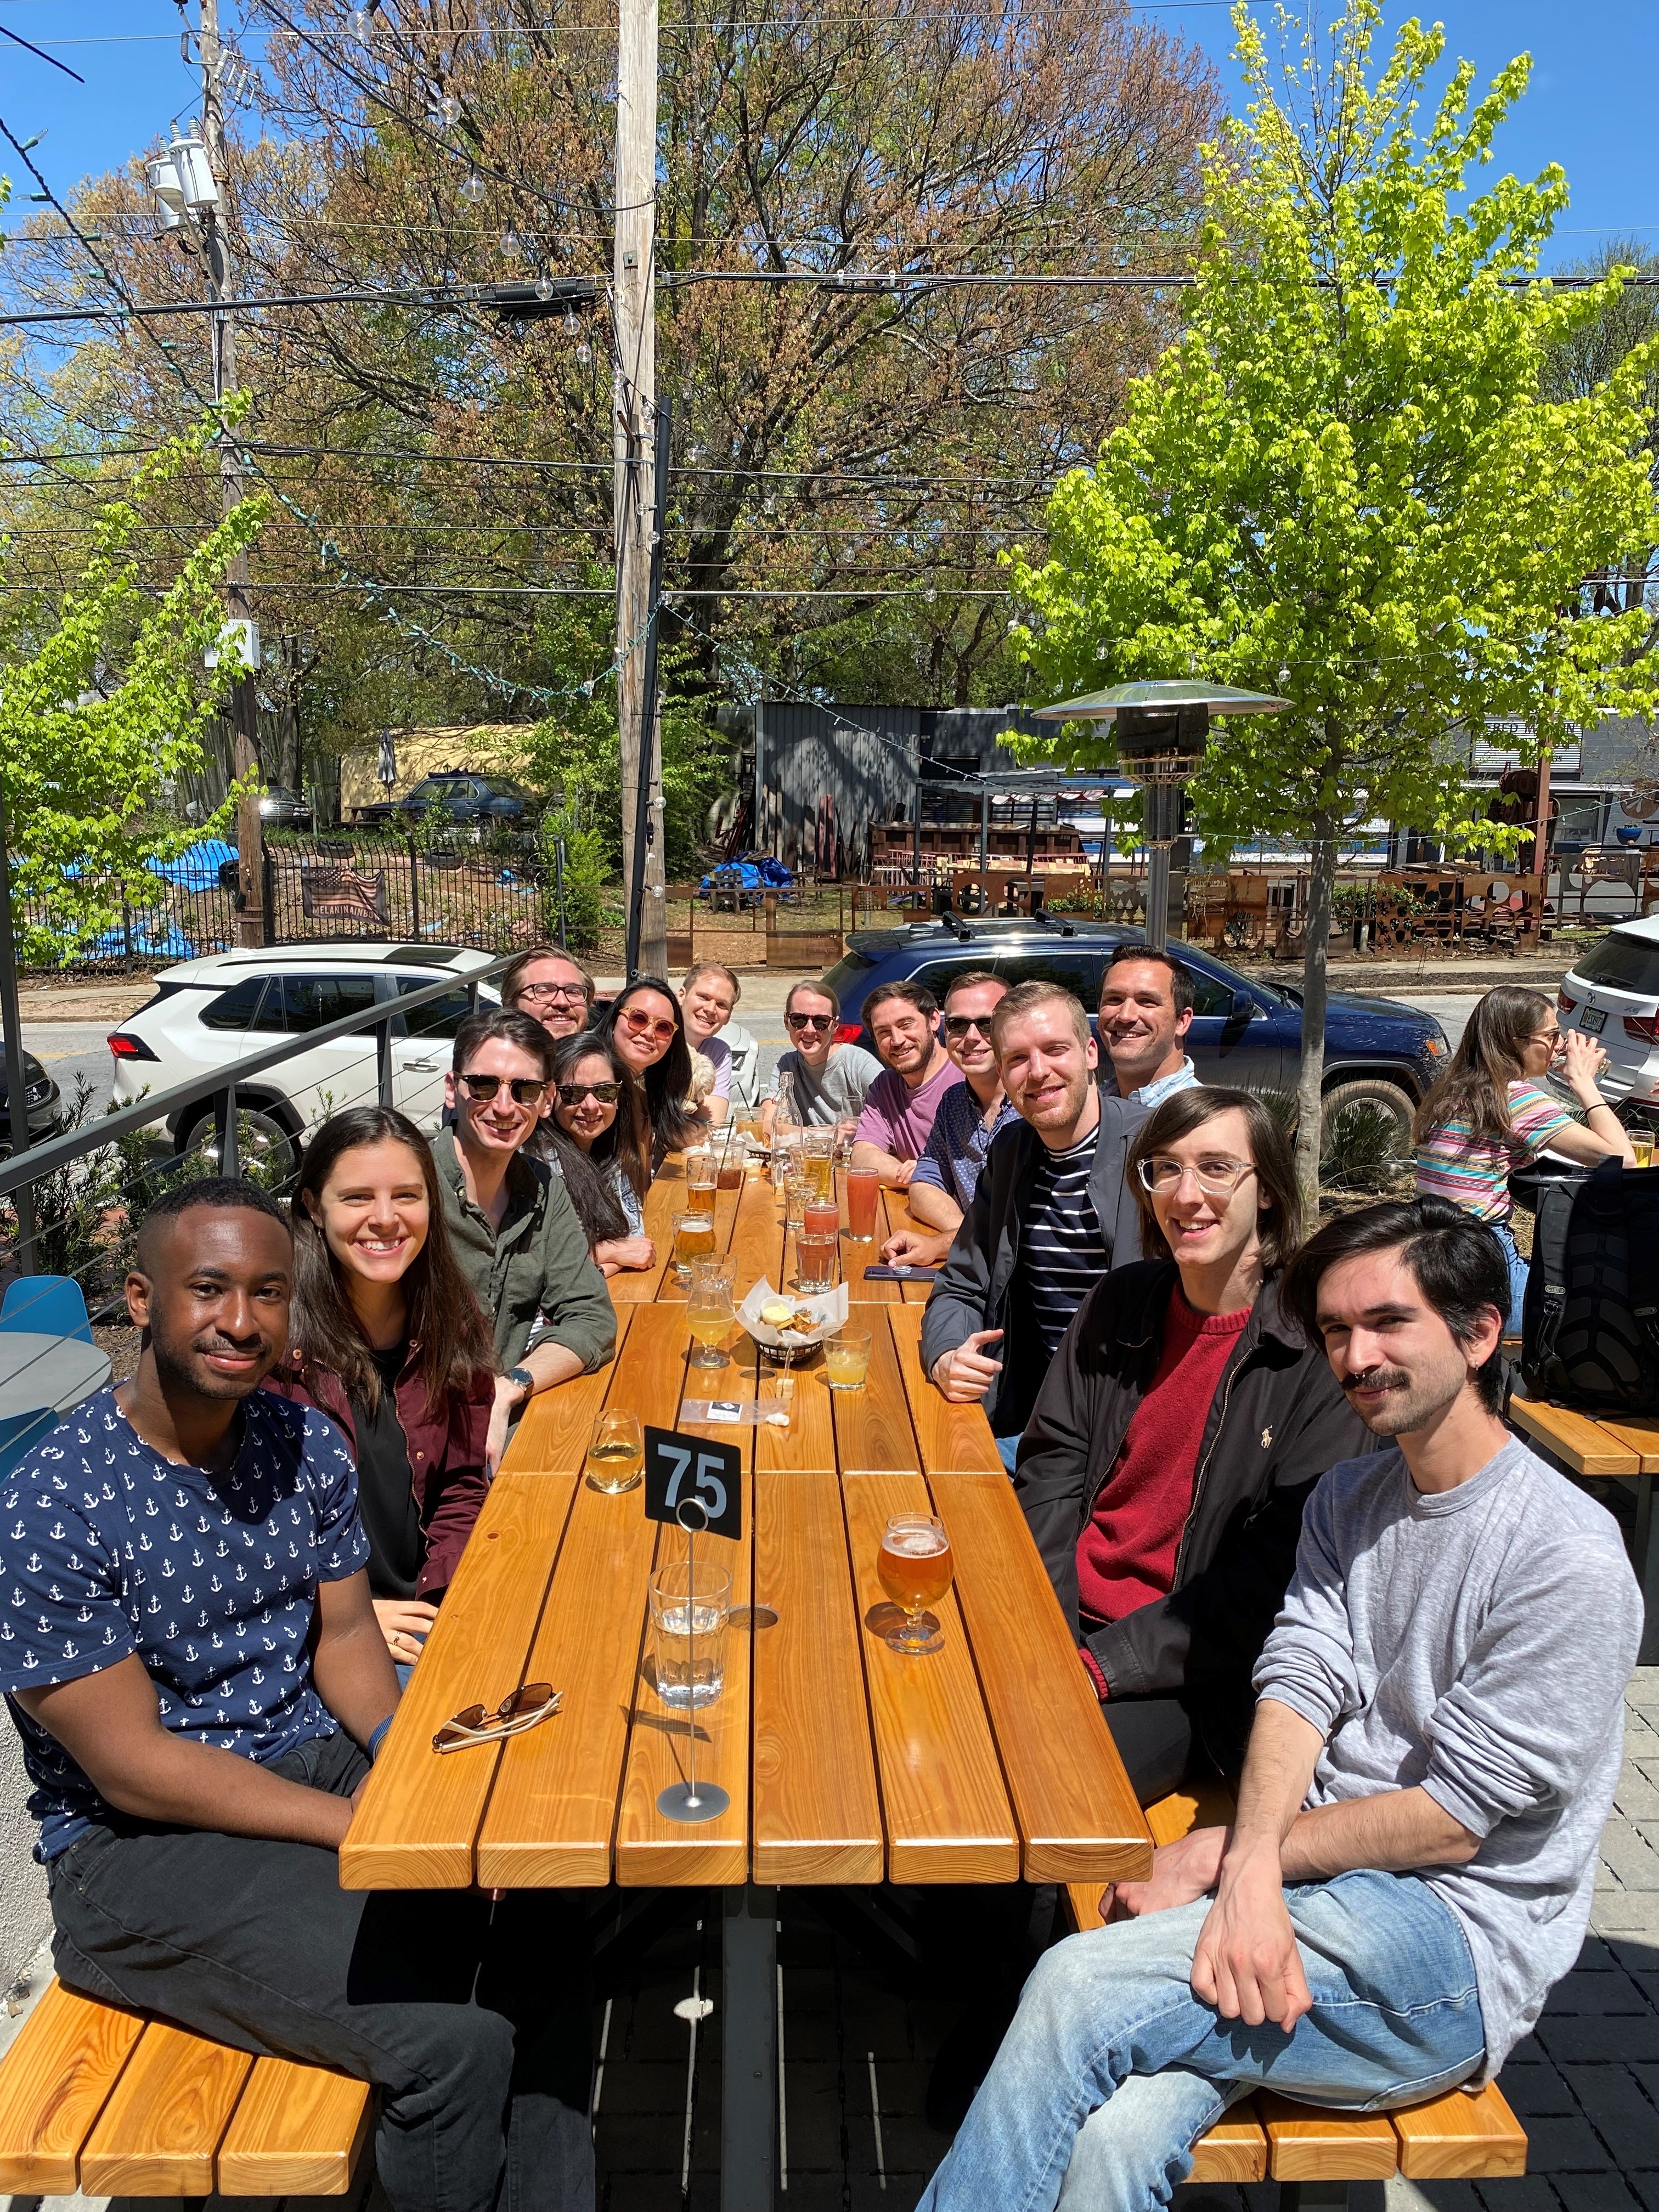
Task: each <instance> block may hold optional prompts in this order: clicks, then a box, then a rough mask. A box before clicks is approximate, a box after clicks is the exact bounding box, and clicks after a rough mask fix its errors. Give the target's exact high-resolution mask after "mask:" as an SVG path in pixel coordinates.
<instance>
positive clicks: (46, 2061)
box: [0, 1981, 144, 2197]
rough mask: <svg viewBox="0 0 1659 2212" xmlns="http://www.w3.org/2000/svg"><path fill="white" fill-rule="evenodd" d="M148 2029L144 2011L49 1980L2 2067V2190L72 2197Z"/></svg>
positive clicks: (0, 2133)
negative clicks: (91, 2140)
mask: <svg viewBox="0 0 1659 2212" xmlns="http://www.w3.org/2000/svg"><path fill="white" fill-rule="evenodd" d="M143 2032H144V2022H143V2016H142V2015H140V2014H138V2013H129V2012H118V2011H116V2009H115V2008H114V2007H113V2006H111V2005H105V2004H100V2003H98V2002H96V2001H95V2000H94V1998H91V1997H83V1996H81V1995H79V1993H78V1992H77V1991H76V1990H66V1989H65V1988H64V1984H62V1983H61V1982H59V1981H53V1982H51V1983H49V1984H47V1986H46V1989H45V1990H42V1992H41V1995H40V2002H39V2003H38V2004H37V2005H36V2006H35V2008H34V2009H33V2012H32V2013H31V2014H30V2015H29V2016H28V2018H27V2020H26V2021H24V2022H23V2025H22V2026H21V2027H20V2028H19V2029H18V2031H17V2039H16V2041H15V2043H14V2044H13V2045H12V2046H11V2049H10V2051H9V2053H8V2055H7V2056H8V2063H7V2064H6V2066H5V2068H4V2069H3V2071H0V2189H3V2190H7V2191H11V2192H13V2193H15V2194H16V2195H17V2196H20V2197H73V2196H74V2194H75V2193H76V2190H77V2189H78V2188H79V2186H80V2158H81V2146H82V2143H83V2142H85V2141H86V2139H87V2137H88V2136H89V2135H90V2134H91V2133H92V2130H93V2124H94V2122H95V2121H96V2119H97V2118H98V2115H99V2113H100V2112H102V2110H103V2109H104V2106H105V2105H106V2103H107V2102H108V2100H109V2096H110V2093H111V2091H112V2089H113V2088H114V2087H115V2084H116V2082H117V2081H118V2080H119V2079H120V2075H121V2070H122V2069H123V2068H124V2067H125V2065H126V2063H127V2062H128V2060H129V2059H130V2058H131V2056H132V2054H133V2051H135V2050H136V2049H137V2044H138V2039H139V2037H140V2036H141V2035H142V2034H143Z"/></svg>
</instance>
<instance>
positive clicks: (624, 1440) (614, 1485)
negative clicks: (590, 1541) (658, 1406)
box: [587, 1408, 645, 1497]
mask: <svg viewBox="0 0 1659 2212" xmlns="http://www.w3.org/2000/svg"><path fill="white" fill-rule="evenodd" d="M644 1468H645V1439H644V1437H642V1436H641V1433H640V1417H639V1415H638V1414H637V1413H623V1412H621V1411H619V1410H617V1409H615V1408H613V1409H612V1410H611V1411H610V1412H608V1413H601V1414H600V1415H599V1419H598V1420H597V1421H595V1422H594V1424H593V1434H592V1437H591V1438H590V1439H589V1442H588V1446H587V1486H588V1488H589V1489H590V1490H602V1491H604V1492H605V1494H606V1495H607V1496H608V1497H616V1496H617V1495H618V1494H619V1493H620V1492H623V1491H624V1490H632V1489H633V1487H634V1486H635V1483H636V1482H637V1481H638V1480H639V1479H640V1476H641V1474H642V1473H643V1471H644Z"/></svg>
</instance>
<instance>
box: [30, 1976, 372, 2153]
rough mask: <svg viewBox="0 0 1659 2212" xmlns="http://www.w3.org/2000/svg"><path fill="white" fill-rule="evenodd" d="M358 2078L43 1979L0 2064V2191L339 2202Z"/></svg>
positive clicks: (362, 2096)
mask: <svg viewBox="0 0 1659 2212" xmlns="http://www.w3.org/2000/svg"><path fill="white" fill-rule="evenodd" d="M372 2106H373V2098H372V2094H371V2092H370V2090H369V2087H368V2083H367V2082H366V2081H354V2080H353V2079H352V2078H351V2077H350V2076H349V2075H345V2074H336V2073H334V2072H332V2071H331V2069H329V2068H327V2067H324V2066H301V2065H296V2064H295V2063H293V2062H292V2061H290V2060H289V2059H286V2058H255V2057H251V2056H250V2055H249V2053H248V2052H246V2051H233V2050H232V2049H231V2048H230V2047H229V2045H227V2044H223V2043H210V2042H208V2041H207V2040H206V2039H205V2038H204V2037H202V2036H199V2035H190V2034H187V2033H185V2031H184V2030H183V2029H182V2028H178V2027H168V2026H167V2025H166V2024H165V2023H164V2022H163V2021H157V2020H148V2019H146V2018H145V2017H144V2015H143V2014H142V2013H132V2012H124V2011H121V2010H120V2009H119V2008H117V2007H116V2006H114V2005H106V2004H99V2003H97V2002H94V2000H93V1999H91V1998H89V1997H83V1996H76V1993H75V1992H74V1991H73V1990H66V1989H65V1988H64V1985H63V1984H62V1983H61V1982H57V1981H54V1982H52V1984H50V1985H49V1986H48V1987H47V1989H46V1990H45V1991H44V1992H43V1993H42V1995H41V1997H40V2002H39V2003H38V2004H37V2005H36V2006H35V2008H34V2009H33V2012H32V2013H31V2014H30V2015H29V2017H28V2018H27V2021H24V2023H23V2026H22V2027H21V2030H20V2031H19V2033H18V2035H17V2037H16V2039H15V2042H14V2043H13V2044H12V2045H11V2047H10V2049H9V2051H7V2052H6V2055H5V2057H4V2058H3V2059H0V2191H11V2192H12V2193H13V2194H14V2195H15V2196H20V2197H72V2196H74V2195H75V2194H76V2191H82V2192H83V2193H84V2194H85V2195H87V2196H88V2197H210V2196H212V2195H213V2194H214V2193H215V2192H217V2193H218V2194H219V2195H220V2196H222V2197H342V2196H343V2195H344V2194H345V2192H346V2191H347V2190H348V2189H349V2187H350V2186H351V2177H352V2172H353V2169H354V2168H355V2166H356V2163H357V2154H358V2153H359V2152H360V2151H361V2150H362V2147H363V2144H364V2142H366V2141H367V2140H368V2127H369V2120H370V2117H371V2112H372Z"/></svg>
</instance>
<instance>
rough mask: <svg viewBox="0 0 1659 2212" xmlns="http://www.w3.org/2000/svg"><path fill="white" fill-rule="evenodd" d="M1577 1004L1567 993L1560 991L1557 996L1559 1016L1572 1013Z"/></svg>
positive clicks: (1556, 1005) (1556, 1003) (1556, 1004)
mask: <svg viewBox="0 0 1659 2212" xmlns="http://www.w3.org/2000/svg"><path fill="white" fill-rule="evenodd" d="M1577 1004H1578V1001H1577V999H1570V998H1569V997H1568V996H1567V994H1566V993H1565V991H1558V992H1557V993H1556V994H1555V1011H1556V1012H1557V1013H1558V1014H1570V1013H1571V1012H1572V1011H1573V1009H1574V1008H1575V1007H1576V1006H1577Z"/></svg>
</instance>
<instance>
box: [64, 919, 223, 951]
mask: <svg viewBox="0 0 1659 2212" xmlns="http://www.w3.org/2000/svg"><path fill="white" fill-rule="evenodd" d="M223 950H224V947H223V945H220V944H213V945H207V944H203V945H197V943H196V942H195V941H194V940H193V939H191V938H188V937H186V936H185V933H184V932H183V930H182V929H180V928H179V927H178V926H177V925H176V924H175V923H173V922H168V923H167V926H166V927H165V928H161V929H155V930H150V929H147V928H145V927H144V925H143V922H142V921H138V920H137V919H135V920H134V921H133V923H132V926H131V928H130V929H121V928H115V929H106V930H102V931H100V933H99V934H98V935H97V936H96V937H94V939H92V941H91V943H90V944H88V945H82V947H81V949H80V951H78V952H76V953H75V954H74V955H73V957H74V958H75V959H76V960H119V959H122V958H124V957H125V956H126V955H127V954H129V953H131V954H133V955H134V956H136V957H137V958H139V959H141V960H194V959H195V957H196V956H197V953H198V952H219V951H223Z"/></svg>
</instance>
